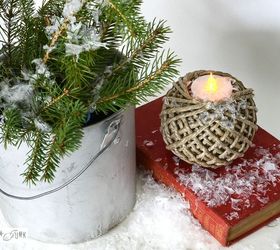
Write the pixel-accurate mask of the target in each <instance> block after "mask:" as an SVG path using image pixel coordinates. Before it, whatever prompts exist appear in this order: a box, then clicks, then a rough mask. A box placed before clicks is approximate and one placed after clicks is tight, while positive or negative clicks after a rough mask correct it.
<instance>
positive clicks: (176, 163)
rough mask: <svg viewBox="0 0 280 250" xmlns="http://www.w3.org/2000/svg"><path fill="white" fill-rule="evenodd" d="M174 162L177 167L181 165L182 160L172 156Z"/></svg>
mask: <svg viewBox="0 0 280 250" xmlns="http://www.w3.org/2000/svg"><path fill="white" fill-rule="evenodd" d="M172 159H173V161H174V162H175V165H176V166H179V165H180V158H179V157H178V156H176V155H174V156H172Z"/></svg>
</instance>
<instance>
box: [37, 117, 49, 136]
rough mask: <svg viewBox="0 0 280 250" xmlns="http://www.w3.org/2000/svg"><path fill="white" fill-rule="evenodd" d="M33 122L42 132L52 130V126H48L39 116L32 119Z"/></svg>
mask: <svg viewBox="0 0 280 250" xmlns="http://www.w3.org/2000/svg"><path fill="white" fill-rule="evenodd" d="M34 124H35V127H36V128H37V129H39V130H40V131H41V132H44V133H49V132H51V131H52V128H51V127H50V125H49V124H47V123H46V122H44V121H43V120H42V119H40V118H36V119H34Z"/></svg>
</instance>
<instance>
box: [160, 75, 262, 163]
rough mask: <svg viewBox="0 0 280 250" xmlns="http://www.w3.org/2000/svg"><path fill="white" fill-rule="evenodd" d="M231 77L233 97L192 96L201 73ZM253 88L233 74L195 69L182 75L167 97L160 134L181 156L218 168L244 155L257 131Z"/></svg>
mask: <svg viewBox="0 0 280 250" xmlns="http://www.w3.org/2000/svg"><path fill="white" fill-rule="evenodd" d="M210 72H212V73H213V75H219V76H223V77H229V78H230V79H231V82H232V84H233V94H232V97H231V99H230V100H226V101H222V102H219V103H213V102H205V101H201V100H198V99H195V98H194V97H192V93H191V84H192V82H193V81H194V80H195V79H196V78H197V77H200V76H203V75H209V74H210ZM256 112H257V109H256V105H255V102H254V100H253V90H252V89H247V88H245V87H244V85H243V83H242V82H241V81H239V80H237V79H236V78H234V77H233V76H231V75H230V74H227V73H223V72H218V71H205V70H201V71H195V72H191V73H188V74H187V75H186V76H185V77H181V78H180V79H179V80H178V81H177V82H175V83H174V86H173V88H172V89H171V90H169V92H168V93H167V95H166V96H165V98H164V104H163V108H162V112H161V115H160V116H161V133H162V135H163V139H164V141H165V143H166V145H167V146H166V148H167V149H169V150H171V151H172V152H173V153H174V154H175V155H177V156H178V157H179V158H180V159H182V160H184V161H186V162H188V163H191V164H198V165H201V166H203V167H209V168H217V167H220V166H223V165H227V164H229V163H231V162H232V161H233V160H235V159H236V158H239V157H241V156H243V154H244V153H245V151H246V150H247V149H248V148H249V146H250V145H251V144H252V140H253V137H254V135H255V132H256V130H257V125H256V122H257V117H256Z"/></svg>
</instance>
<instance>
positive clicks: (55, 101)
mask: <svg viewBox="0 0 280 250" xmlns="http://www.w3.org/2000/svg"><path fill="white" fill-rule="evenodd" d="M66 96H69V90H68V89H64V90H63V93H62V94H60V95H59V96H57V97H55V98H54V99H53V100H51V102H49V103H48V104H47V105H46V106H45V107H44V108H43V110H42V111H44V110H46V109H48V108H50V107H51V106H53V105H55V104H56V103H58V102H59V101H60V100H61V99H62V98H64V97H66Z"/></svg>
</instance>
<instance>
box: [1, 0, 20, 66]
mask: <svg viewBox="0 0 280 250" xmlns="http://www.w3.org/2000/svg"><path fill="white" fill-rule="evenodd" d="M20 14H21V12H20V9H19V8H18V1H17V0H10V1H1V2H0V19H2V21H3V22H4V27H2V26H1V25H0V29H1V33H2V38H3V42H4V44H3V46H4V47H5V49H4V50H3V52H4V55H3V56H4V60H3V61H4V63H5V67H7V68H14V70H16V69H17V68H18V64H17V62H16V61H17V59H16V56H14V55H15V51H16V49H17V45H18V43H19V40H18V33H19V31H20V29H21V24H20Z"/></svg>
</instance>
